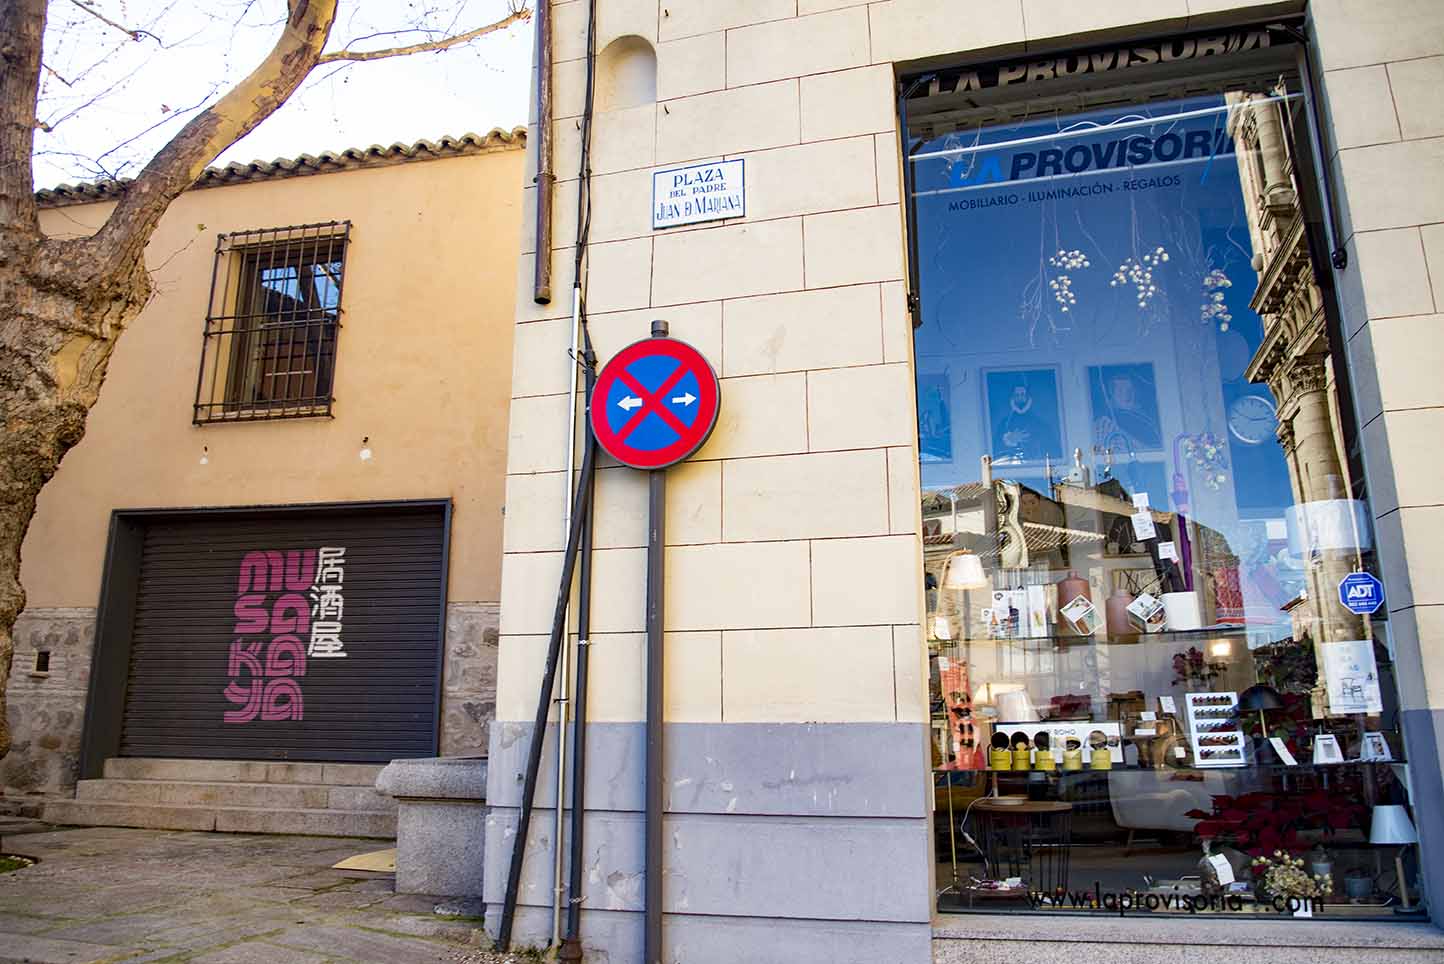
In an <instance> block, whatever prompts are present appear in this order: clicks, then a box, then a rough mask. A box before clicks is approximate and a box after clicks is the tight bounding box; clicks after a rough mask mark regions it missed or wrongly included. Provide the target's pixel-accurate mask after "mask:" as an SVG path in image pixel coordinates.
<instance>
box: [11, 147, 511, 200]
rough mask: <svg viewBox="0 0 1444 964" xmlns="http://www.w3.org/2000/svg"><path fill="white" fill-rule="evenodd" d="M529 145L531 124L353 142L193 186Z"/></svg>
mask: <svg viewBox="0 0 1444 964" xmlns="http://www.w3.org/2000/svg"><path fill="white" fill-rule="evenodd" d="M525 146H526V128H524V127H518V128H515V129H513V130H510V131H504V130H502V129H501V128H499V127H498V128H493V129H492V130H491V131H490V132H489V133H486V134H462V135H461V136H460V137H443V138H441V139H440V140H438V141H426V140H421V141H416V142H415V143H413V144H402V143H400V142H397V143H395V144H392V145H391V146H390V147H385V146H383V145H381V144H372V145H371V146H370V147H348V148H346V149H345V150H341V151H323V152H321V153H320V154H314V155H313V154H301V155H299V156H298V157H278V158H276V159H275V160H271V161H261V160H255V161H250V162H249V163H241V162H239V161H232V162H231V163H229V164H227V165H225V166H224V167H208V168H206V169H205V171H204V172H202V174H201V176H200V177H199V178H198V179H197V180H196V183H195V185H194V186H193V189H194V188H206V187H224V186H225V185H227V184H243V183H245V182H248V181H266V180H271V179H274V178H282V177H302V176H304V175H308V174H330V173H333V172H335V171H352V170H360V169H364V168H370V167H384V166H386V165H390V164H401V163H405V162H408V161H428V160H434V159H436V158H442V157H464V156H466V155H468V154H483V153H486V152H488V151H497V150H519V149H521V148H523V147H525ZM132 180H133V178H121V179H120V180H113V181H86V182H84V183H81V184H61V185H58V186H56V187H53V188H46V189H44V190H41V191H36V192H35V200H36V201H37V202H38V203H39V204H40V206H41V207H62V206H64V205H67V204H89V203H91V202H94V201H104V200H108V199H111V198H117V197H120V196H121V195H123V194H124V193H125V191H126V187H127V186H128V185H129V184H130V183H131V181H132Z"/></svg>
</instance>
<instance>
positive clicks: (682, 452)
mask: <svg viewBox="0 0 1444 964" xmlns="http://www.w3.org/2000/svg"><path fill="white" fill-rule="evenodd" d="M720 404H721V391H720V390H719V388H718V385H717V373H716V372H714V371H713V370H712V366H711V365H709V364H707V359H705V358H703V357H702V355H701V353H700V352H698V351H697V349H695V348H693V347H692V346H691V345H689V344H687V343H686V342H683V341H677V340H676V339H674V338H646V339H643V340H642V341H638V342H634V343H633V344H631V345H628V346H627V347H626V348H623V349H622V350H621V351H620V352H618V353H617V355H616V357H614V358H613V359H612V360H611V361H609V362H607V364H606V365H605V366H603V368H602V371H601V374H599V375H598V376H597V384H596V388H595V389H594V390H593V392H592V410H591V415H590V421H591V423H592V433H593V434H594V435H596V437H597V443H598V444H599V445H601V447H602V448H603V450H605V451H606V452H607V453H608V454H609V455H611V456H612V457H613V458H615V459H616V460H617V461H618V462H621V463H622V464H623V465H630V466H631V467H632V468H635V469H663V468H666V467H667V466H669V465H674V464H676V463H677V462H680V461H682V460H683V459H685V458H687V457H688V456H689V455H691V454H692V453H693V452H695V451H697V449H699V448H701V447H702V443H703V442H706V441H707V436H709V435H711V434H712V429H713V427H715V426H716V424H717V412H718V409H719V408H720Z"/></svg>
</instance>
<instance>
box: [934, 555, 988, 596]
mask: <svg viewBox="0 0 1444 964" xmlns="http://www.w3.org/2000/svg"><path fill="white" fill-rule="evenodd" d="M987 585H988V576H987V574H986V573H984V572H983V560H981V559H979V558H978V557H977V556H976V555H974V554H973V553H971V552H968V551H966V550H959V551H957V552H954V553H952V554H951V555H949V556H948V561H947V562H946V563H945V564H944V566H943V588H944V589H982V588H984V587H985V586H987Z"/></svg>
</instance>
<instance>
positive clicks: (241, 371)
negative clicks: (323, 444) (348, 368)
mask: <svg viewBox="0 0 1444 964" xmlns="http://www.w3.org/2000/svg"><path fill="white" fill-rule="evenodd" d="M350 239H351V222H350V221H325V222H322V223H319V224H298V225H291V226H289V227H283V228H266V229H264V230H255V231H237V232H234V233H231V234H222V235H218V236H217V238H216V258H215V263H214V265H213V266H212V268H211V292H210V303H209V305H208V306H207V310H206V327H205V337H204V339H203V341H202V347H201V367H200V373H199V374H198V375H197V376H196V402H195V417H194V420H195V423H196V424H197V425H200V424H204V423H211V422H245V421H257V420H263V419H279V418H310V417H315V416H329V415H330V414H331V406H332V402H333V401H334V396H333V394H332V388H333V379H334V375H335V370H336V337H337V333H338V331H339V330H340V327H341V288H342V280H343V277H344V275H345V268H346V248H347V245H348V244H349V242H350Z"/></svg>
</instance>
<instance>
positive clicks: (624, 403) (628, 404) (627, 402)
mask: <svg viewBox="0 0 1444 964" xmlns="http://www.w3.org/2000/svg"><path fill="white" fill-rule="evenodd" d="M617 405H618V406H619V407H620V408H621V409H622V411H624V412H630V411H631V410H632V409H634V408H641V407H642V400H641V399H640V398H635V397H633V396H631V395H628V396H627V397H626V398H624V399H622V400H621V401H620V402H618V403H617Z"/></svg>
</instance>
